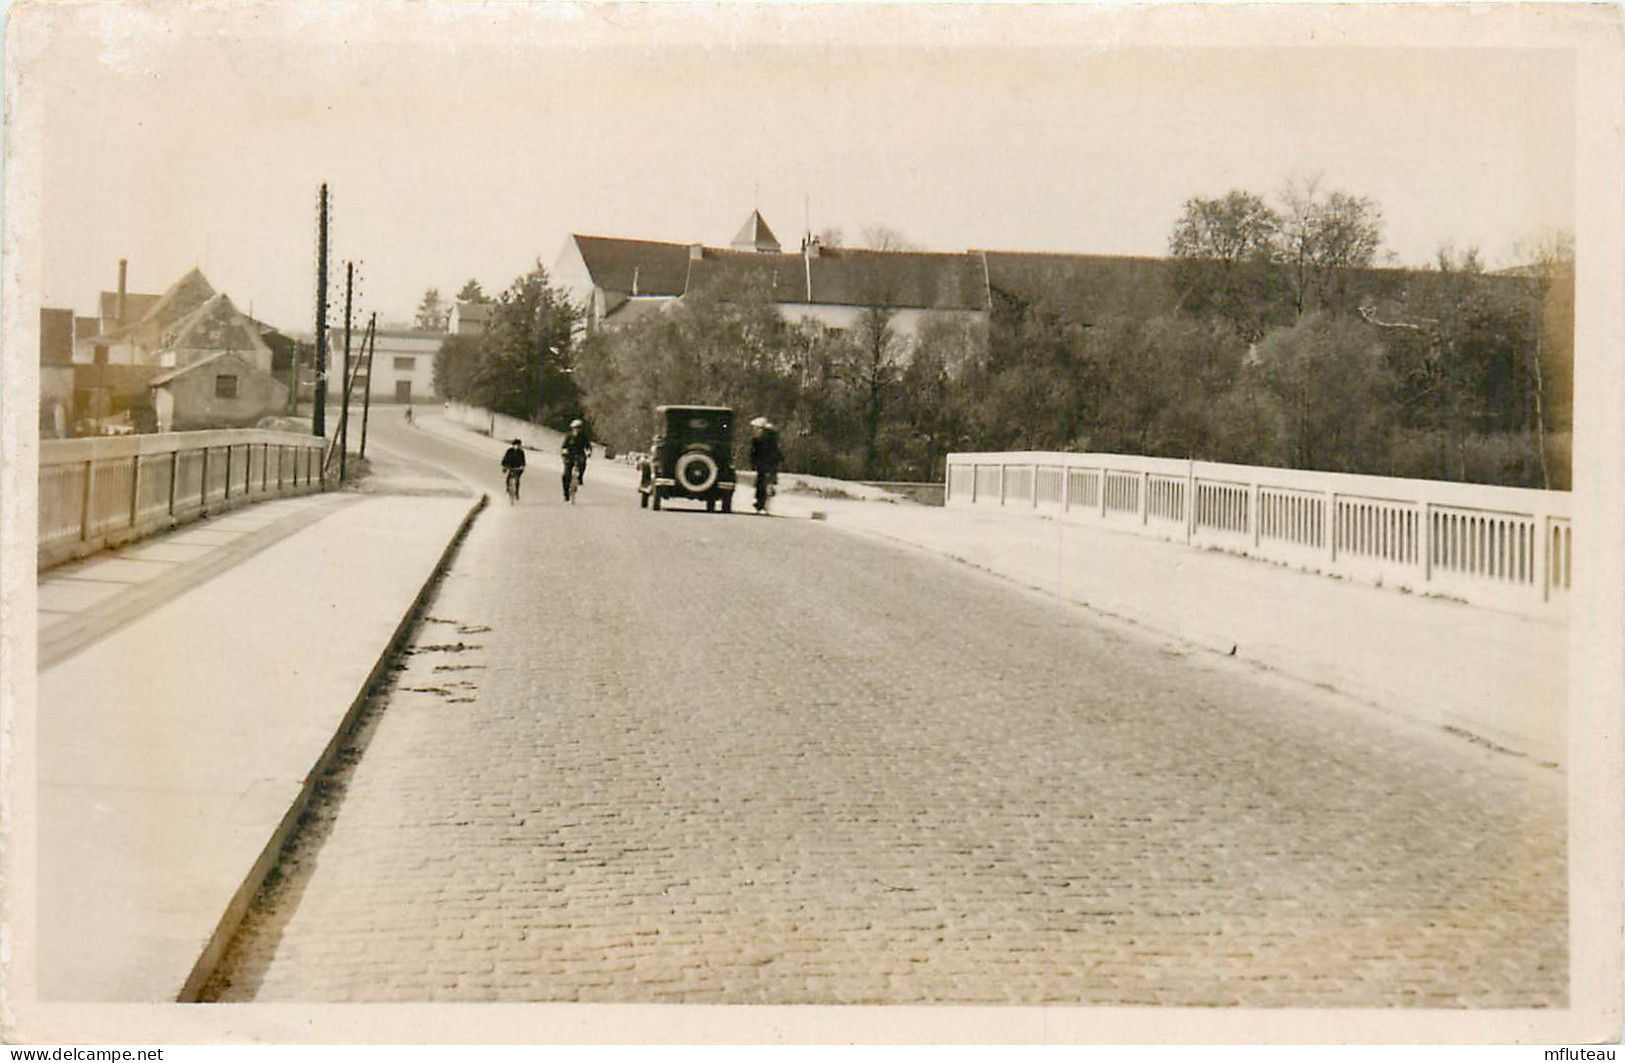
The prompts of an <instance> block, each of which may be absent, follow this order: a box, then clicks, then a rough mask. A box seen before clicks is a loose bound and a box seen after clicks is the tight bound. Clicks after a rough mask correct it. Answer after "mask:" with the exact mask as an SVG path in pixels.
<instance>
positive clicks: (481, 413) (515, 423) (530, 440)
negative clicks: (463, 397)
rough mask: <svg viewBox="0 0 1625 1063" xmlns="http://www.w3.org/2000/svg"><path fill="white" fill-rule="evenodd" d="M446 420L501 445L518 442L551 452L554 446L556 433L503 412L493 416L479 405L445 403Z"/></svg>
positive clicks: (557, 435)
mask: <svg viewBox="0 0 1625 1063" xmlns="http://www.w3.org/2000/svg"><path fill="white" fill-rule="evenodd" d="M445 409H446V417H447V419H448V420H451V421H453V422H455V423H457V424H460V425H464V426H465V427H468V428H472V429H474V430H475V431H478V432H484V433H486V434H487V435H489V436H490V437H491V438H492V439H496V440H500V441H501V442H504V443H506V442H509V441H510V440H514V439H519V440H523V441H524V445H525V446H527V447H531V448H533V449H536V450H544V449H553V448H557V447H558V445H559V444H558V437H559V434H558V433H557V432H555V431H553V430H552V429H551V428H544V427H543V426H541V425H539V424H532V423H531V422H530V421H521V420H520V419H519V418H517V417H510V416H508V415H507V414H505V413H495V412H493V411H491V410H488V409H486V408H485V407H483V406H467V405H464V404H463V403H461V402H448V403H446V406H445Z"/></svg>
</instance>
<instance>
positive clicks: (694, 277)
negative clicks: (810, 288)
mask: <svg viewBox="0 0 1625 1063" xmlns="http://www.w3.org/2000/svg"><path fill="white" fill-rule="evenodd" d="M752 290H754V291H759V292H760V293H761V294H762V296H763V297H764V298H766V299H768V300H770V301H772V302H775V303H805V302H806V301H807V262H806V260H805V259H804V258H802V257H801V256H800V255H799V254H794V255H786V254H783V253H775V252H770V251H737V250H733V249H723V248H717V247H708V248H706V249H705V253H704V254H703V255H702V256H701V257H700V258H698V259H695V260H694V261H692V262H691V263H690V264H689V273H688V287H687V289H686V290H685V291H684V292H683V294H684V295H698V296H707V295H709V296H717V297H721V298H727V297H728V296H730V295H735V294H742V293H743V292H745V291H752Z"/></svg>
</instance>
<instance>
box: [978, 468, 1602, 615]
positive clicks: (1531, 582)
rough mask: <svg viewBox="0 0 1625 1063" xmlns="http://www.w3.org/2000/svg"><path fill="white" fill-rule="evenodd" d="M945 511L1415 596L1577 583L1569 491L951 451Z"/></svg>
mask: <svg viewBox="0 0 1625 1063" xmlns="http://www.w3.org/2000/svg"><path fill="white" fill-rule="evenodd" d="M946 481H947V482H946V491H947V505H948V506H949V507H974V508H978V509H994V508H996V509H999V510H1001V511H1004V512H1030V513H1034V514H1050V515H1054V516H1059V517H1061V518H1063V519H1066V520H1069V521H1083V522H1092V523H1098V524H1100V525H1102V526H1104V527H1109V528H1114V529H1119V530H1122V531H1126V532H1132V533H1135V534H1141V535H1149V536H1154V537H1157V538H1162V539H1168V540H1171V541H1174V542H1183V543H1186V544H1189V545H1191V546H1197V547H1203V548H1208V549H1218V550H1224V551H1228V552H1232V553H1238V554H1244V555H1247V556H1250V557H1258V558H1263V559H1266V560H1270V561H1275V562H1279V563H1281V564H1286V565H1291V566H1294V567H1297V568H1303V569H1307V570H1310V571H1315V572H1321V573H1324V574H1327V575H1332V576H1339V577H1343V578H1346V579H1352V580H1358V581H1361V582H1366V583H1372V584H1375V585H1377V586H1390V587H1399V588H1401V589H1404V590H1408V591H1412V592H1414V593H1418V594H1430V595H1438V596H1442V597H1451V598H1459V599H1462V600H1465V601H1470V602H1474V603H1478V604H1482V605H1491V606H1497V607H1510V608H1517V609H1526V608H1529V607H1531V606H1541V605H1542V604H1543V603H1544V604H1547V605H1550V604H1553V603H1556V604H1559V605H1561V604H1562V603H1563V602H1564V601H1565V599H1566V597H1567V592H1568V590H1569V588H1570V586H1571V585H1572V582H1573V536H1572V528H1571V521H1570V512H1571V511H1570V498H1569V494H1568V493H1567V492H1564V491H1535V490H1527V489H1524V488H1516V487H1489V486H1484V485H1481V484H1462V483H1449V482H1444V481H1433V480H1403V479H1398V478H1394V477H1383V476H1351V475H1346V474H1343V473H1322V472H1305V471H1301V470H1296V469H1275V468H1266V467H1259V466H1251V465H1223V464H1218V463H1213V462H1202V461H1180V460H1175V459H1167V458H1141V457H1133V456H1128V455H1121V454H1069V453H1059V452H1036V451H1022V452H1013V453H998V454H991V453H988V454H950V455H949V456H948V470H947V475H946Z"/></svg>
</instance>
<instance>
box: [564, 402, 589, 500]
mask: <svg viewBox="0 0 1625 1063" xmlns="http://www.w3.org/2000/svg"><path fill="white" fill-rule="evenodd" d="M559 452H560V453H561V454H563V455H564V480H563V485H564V500H565V501H566V502H568V501H570V474H571V473H572V472H574V473H575V474H576V479H577V480H578V481H584V480H586V478H587V458H588V457H590V456H591V455H592V439H591V437H589V436H588V435H587V426H586V425H585V424H584V423H583V422H582V420H581V418H579V417H578V418H576V419H575V420H573V421H571V422H570V430H569V431H568V432H566V433H565V434H564V445H563V446H561V447H560V448H559Z"/></svg>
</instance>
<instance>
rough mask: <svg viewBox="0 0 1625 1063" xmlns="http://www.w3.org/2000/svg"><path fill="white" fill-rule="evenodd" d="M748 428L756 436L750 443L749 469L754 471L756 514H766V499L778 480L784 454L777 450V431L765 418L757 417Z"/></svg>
mask: <svg viewBox="0 0 1625 1063" xmlns="http://www.w3.org/2000/svg"><path fill="white" fill-rule="evenodd" d="M750 426H751V427H752V428H754V429H756V434H755V435H754V436H752V437H751V441H750V467H751V468H753V469H755V470H756V512H758V513H766V512H767V498H768V495H769V494H770V493H771V492H772V490H773V485H774V483H776V482H777V481H778V478H779V466H781V465H783V464H784V452H783V451H782V450H780V449H779V430H778V429H777V428H774V427H773V425H772V423H771V422H770V421H768V419H767V418H766V417H758V418H756V419H755V420H753V421H751V423H750Z"/></svg>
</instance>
